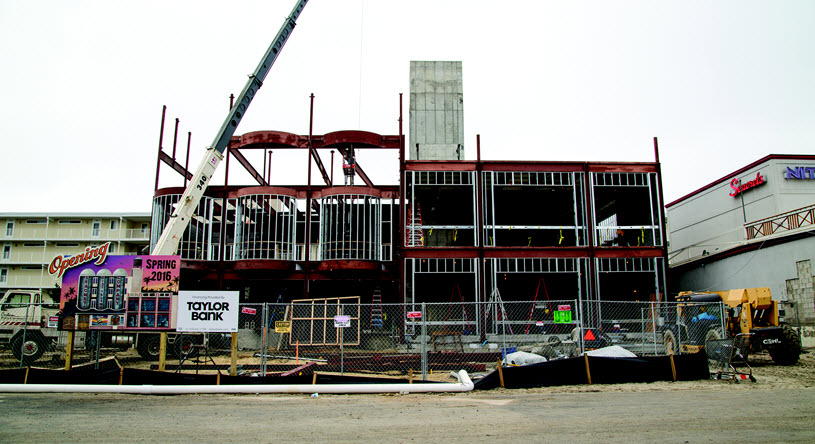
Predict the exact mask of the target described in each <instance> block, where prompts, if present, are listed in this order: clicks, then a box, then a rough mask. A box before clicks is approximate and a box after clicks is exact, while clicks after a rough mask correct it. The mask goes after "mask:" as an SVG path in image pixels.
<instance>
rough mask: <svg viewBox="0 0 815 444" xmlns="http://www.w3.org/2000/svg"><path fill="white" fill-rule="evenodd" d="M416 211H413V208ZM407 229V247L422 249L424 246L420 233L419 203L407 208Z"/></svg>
mask: <svg viewBox="0 0 815 444" xmlns="http://www.w3.org/2000/svg"><path fill="white" fill-rule="evenodd" d="M414 206H415V207H416V211H415V212H414V211H413V207H414ZM407 218H408V228H407V233H406V239H405V241H406V243H407V246H408V247H423V246H424V233H423V232H422V209H421V207H420V206H419V202H415V203H414V204H413V205H412V206H408V217H407Z"/></svg>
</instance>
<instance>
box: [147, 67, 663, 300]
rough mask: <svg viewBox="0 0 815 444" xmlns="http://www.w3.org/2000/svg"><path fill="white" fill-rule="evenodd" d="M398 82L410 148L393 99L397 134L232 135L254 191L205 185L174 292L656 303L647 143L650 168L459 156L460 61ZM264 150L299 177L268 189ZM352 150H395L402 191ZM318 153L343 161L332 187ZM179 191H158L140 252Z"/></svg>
mask: <svg viewBox="0 0 815 444" xmlns="http://www.w3.org/2000/svg"><path fill="white" fill-rule="evenodd" d="M410 85H411V91H410V104H409V109H410V114H409V136H408V137H407V138H408V141H407V142H408V143H405V142H406V140H405V139H406V136H405V135H404V134H403V132H402V121H403V120H402V117H403V116H402V115H401V109H402V107H401V103H400V108H399V109H400V111H399V114H400V115H399V116H398V117H399V122H400V124H399V133H398V134H395V135H379V134H374V133H370V132H364V131H339V132H331V133H326V134H322V135H297V134H291V133H286V132H280V131H258V132H251V133H247V134H244V135H242V136H236V137H233V138H232V140H231V142H230V144H229V147H228V150H227V163H226V169H227V175H226V177H227V182H228V178H229V168H230V160H231V162H232V164H233V167H234V162H235V161H237V162H238V163H239V164H240V166H241V167H242V168H245V170H246V171H247V172H248V173H249V174H250V175H251V176H252V177H253V178H254V179H255V180H256V184H253V185H240V186H239V185H232V184H228V183H226V184H224V185H221V186H218V185H215V184H211V185H210V186H209V188H208V189H207V191H206V193H205V196H204V197H203V199H202V200H201V201H200V204H199V205H198V208H197V210H196V214H195V216H194V218H193V220H192V222H191V223H190V225H189V227H188V228H187V231H186V234H185V236H184V238H183V239H182V242H181V245H180V248H179V254H180V255H181V258H182V259H183V270H182V282H183V285H184V287H185V288H189V289H196V288H197V289H212V290H215V289H232V290H240V291H241V294H242V300H243V301H253V302H275V301H281V302H288V301H291V300H294V299H318V298H335V297H342V296H359V297H361V302H362V303H370V302H380V301H381V302H382V303H389V302H407V303H421V302H450V301H453V302H459V301H464V302H478V301H483V302H487V301H489V300H490V298H494V297H496V296H497V295H500V297H501V298H502V300H503V301H530V300H544V299H548V300H567V299H569V300H578V299H579V300H581V301H591V300H614V301H628V300H631V301H647V300H659V299H662V296H661V295H662V294H663V292H664V289H665V288H666V283H665V276H666V272H665V267H666V264H667V261H666V249H665V246H666V245H665V222H664V213H663V203H662V187H661V180H660V167H659V161H658V151H657V149H656V144H655V147H654V148H655V150H654V152H655V161H653V162H641V163H605V162H603V163H600V162H586V161H580V162H578V161H576V162H546V161H494V160H483V159H482V158H481V146H480V142H479V143H478V146H476V147H471V148H468V150H466V151H465V147H464V131H463V109H462V106H463V105H462V104H463V99H462V98H463V88H462V71H461V63H460V62H411V81H410ZM400 102H401V99H400ZM162 131H163V124H162ZM493 149H497V147H496V148H493ZM250 150H263V152H264V154H263V159H264V164H263V165H262V166H261V165H253V164H252V163H250V162H249V161H248V160H247V157H250V156H246V155H245V153H247V152H249V151H250ZM268 150H275V152H277V150H308V152H309V157H310V158H311V162H310V164H309V167H308V171H306V168H305V166H306V165H305V164H304V165H303V170H304V171H303V176H304V178H306V179H307V181H306V184H301V185H291V186H272V185H271V184H270V182H271V180H270V178H269V175H270V174H268V170H269V165H267V162H266V159H267V155H266V153H267V152H268ZM361 150H389V152H391V153H393V156H395V157H396V156H398V159H399V161H398V168H399V171H398V174H399V176H398V177H399V178H400V180H399V182H398V183H397V184H377V183H373V182H372V181H371V180H370V179H369V176H368V175H367V174H366V173H365V169H364V168H365V165H361V164H360V163H359V162H357V161H356V156H355V153H357V152H359V151H361ZM329 151H336V152H338V153H339V154H340V155H341V157H342V171H343V175H342V178H341V179H339V180H335V178H334V177H333V165H331V167H330V168H327V167H326V164H328V162H327V158H328V157H329V154H328V153H329ZM465 152H466V153H467V154H468V155H467V156H465ZM473 154H475V155H474V156H473ZM332 155H333V152H332ZM255 157H258V156H255ZM159 160H161V161H163V162H164V163H166V164H167V165H169V166H171V168H172V169H173V170H175V171H177V172H179V173H180V174H181V175H182V176H183V177H185V184H186V179H189V178H191V177H192V175H191V174H190V172H189V171H187V169H186V167H185V166H183V165H181V164H180V163H179V162H178V161H177V160H176V159H174V158H173V157H171V156H168V155H167V154H165V153H164V152H163V151H162V150H161V148H160V149H159ZM270 162H271V161H269V163H270ZM394 163H395V162H394ZM331 164H333V160H332V161H331ZM159 165H160V164H159ZM311 168H316V169H317V170H319V172H320V176H321V177H322V179H323V180H322V182H321V183H311V179H310V178H311V171H310V170H311ZM158 173H159V171H158V170H157V172H156V174H157V175H158ZM156 182H157V184H158V179H157V181H156ZM182 192H183V187H177V188H161V189H157V190H156V192H155V196H154V200H153V212H152V230H151V237H152V244H155V242H156V240H157V239H158V237H159V235H160V234H161V231H162V228H163V227H164V225H165V224H166V222H167V221H168V220H169V218H170V215H171V213H172V210H173V207H174V204H176V203H177V202H178V200H179V198H180V196H181V194H182Z"/></svg>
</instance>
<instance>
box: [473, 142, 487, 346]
mask: <svg viewBox="0 0 815 444" xmlns="http://www.w3.org/2000/svg"><path fill="white" fill-rule="evenodd" d="M475 147H476V156H475V174H476V176H475V186H476V204H475V205H476V220H475V245H476V246H477V247H478V263H477V271H476V273H477V276H476V279H477V294H476V300H475V302H476V304H475V312H476V314H475V316H476V334H479V333H480V334H479V338H480V340H481V341H482V342H483V341H484V340H485V339H486V338H487V315H486V310H481V308H482V307H481V303H483V302H486V301H487V294H486V289H487V286H486V280H487V278H486V272H487V267H486V259H484V256H485V255H484V246H485V244H486V241H485V239H484V237H485V235H486V231H485V230H486V227H485V225H484V211H485V210H484V177H483V176H484V164H483V163H482V162H481V134H476V135H475Z"/></svg>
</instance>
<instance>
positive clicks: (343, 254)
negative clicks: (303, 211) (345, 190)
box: [319, 194, 382, 261]
mask: <svg viewBox="0 0 815 444" xmlns="http://www.w3.org/2000/svg"><path fill="white" fill-rule="evenodd" d="M381 251H382V206H381V199H380V198H379V197H376V196H368V195H363V194H336V195H330V196H324V197H323V198H322V199H320V254H319V256H320V259H321V260H342V259H346V260H369V261H378V260H381Z"/></svg>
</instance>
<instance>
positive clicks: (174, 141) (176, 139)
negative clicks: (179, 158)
mask: <svg viewBox="0 0 815 444" xmlns="http://www.w3.org/2000/svg"><path fill="white" fill-rule="evenodd" d="M179 122H180V120H179V119H178V117H176V118H175V130H173V162H175V152H176V146H178V123H179ZM185 177H186V176H185Z"/></svg>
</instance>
